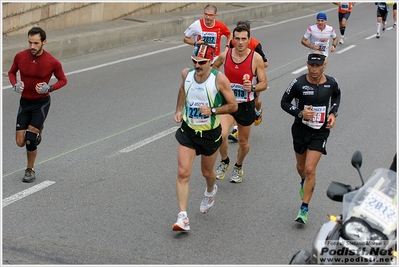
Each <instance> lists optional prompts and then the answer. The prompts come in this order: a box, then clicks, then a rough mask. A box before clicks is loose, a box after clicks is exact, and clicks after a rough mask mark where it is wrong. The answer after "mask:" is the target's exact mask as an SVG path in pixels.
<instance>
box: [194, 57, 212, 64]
mask: <svg viewBox="0 0 399 267" xmlns="http://www.w3.org/2000/svg"><path fill="white" fill-rule="evenodd" d="M191 60H192V61H193V63H194V65H195V64H199V65H205V64H206V63H208V62H209V59H200V60H196V59H195V58H193V57H191Z"/></svg>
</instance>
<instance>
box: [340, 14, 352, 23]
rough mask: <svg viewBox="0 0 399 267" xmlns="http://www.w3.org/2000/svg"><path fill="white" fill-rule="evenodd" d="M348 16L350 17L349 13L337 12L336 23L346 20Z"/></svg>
mask: <svg viewBox="0 0 399 267" xmlns="http://www.w3.org/2000/svg"><path fill="white" fill-rule="evenodd" d="M350 15H351V12H346V13H341V12H338V21H340V22H341V21H342V19H346V20H348V19H349V16H350Z"/></svg>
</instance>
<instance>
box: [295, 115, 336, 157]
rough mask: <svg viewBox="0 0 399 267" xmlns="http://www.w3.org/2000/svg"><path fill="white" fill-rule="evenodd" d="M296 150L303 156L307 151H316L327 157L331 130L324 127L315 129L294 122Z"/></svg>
mask: <svg viewBox="0 0 399 267" xmlns="http://www.w3.org/2000/svg"><path fill="white" fill-rule="evenodd" d="M291 133H292V139H293V143H294V150H295V152H296V153H298V154H303V153H304V152H305V151H306V150H307V149H309V150H316V151H320V152H322V153H323V154H324V155H327V150H326V145H327V138H328V136H329V135H330V130H329V129H326V128H324V127H322V128H321V129H318V130H317V129H313V128H310V127H309V126H306V125H305V124H303V123H301V122H294V124H292V127H291Z"/></svg>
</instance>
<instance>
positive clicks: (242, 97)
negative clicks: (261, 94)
mask: <svg viewBox="0 0 399 267" xmlns="http://www.w3.org/2000/svg"><path fill="white" fill-rule="evenodd" d="M231 89H233V92H234V96H235V97H236V101H237V103H242V102H247V99H248V92H247V91H245V90H244V87H243V85H242V84H238V83H233V84H231Z"/></svg>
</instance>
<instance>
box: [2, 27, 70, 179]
mask: <svg viewBox="0 0 399 267" xmlns="http://www.w3.org/2000/svg"><path fill="white" fill-rule="evenodd" d="M28 42H29V49H26V50H23V51H21V52H19V53H17V54H16V55H15V57H14V62H13V64H12V66H11V69H10V70H9V71H8V78H9V80H10V83H11V84H12V85H13V89H14V91H15V92H17V93H19V94H21V99H20V101H19V103H20V105H19V110H18V115H17V123H16V136H15V139H16V143H17V145H18V146H20V147H23V146H26V153H27V158H28V163H27V166H26V170H25V176H24V178H23V180H22V181H23V182H27V183H31V182H33V181H34V180H35V179H36V176H35V171H34V164H35V160H36V156H37V146H38V145H39V144H40V142H41V131H42V129H43V124H44V121H45V120H46V117H47V114H48V111H49V109H50V102H51V101H50V100H51V99H50V93H51V92H53V91H55V90H58V89H60V88H61V87H63V86H65V85H66V84H67V78H66V77H65V74H64V71H63V69H62V65H61V63H60V62H59V61H58V60H57V59H56V58H55V57H53V56H52V55H51V54H50V53H48V52H46V51H44V50H43V47H44V45H45V44H46V42H47V40H46V32H45V31H44V30H42V29H41V28H39V27H33V28H32V29H31V30H29V32H28ZM18 71H19V73H20V77H21V80H20V81H17V72H18ZM53 74H54V76H55V77H56V78H57V82H56V83H54V84H52V85H49V83H50V79H51V77H52V75H53Z"/></svg>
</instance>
